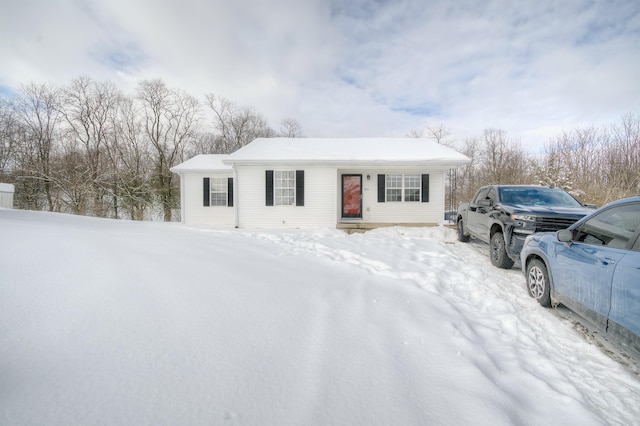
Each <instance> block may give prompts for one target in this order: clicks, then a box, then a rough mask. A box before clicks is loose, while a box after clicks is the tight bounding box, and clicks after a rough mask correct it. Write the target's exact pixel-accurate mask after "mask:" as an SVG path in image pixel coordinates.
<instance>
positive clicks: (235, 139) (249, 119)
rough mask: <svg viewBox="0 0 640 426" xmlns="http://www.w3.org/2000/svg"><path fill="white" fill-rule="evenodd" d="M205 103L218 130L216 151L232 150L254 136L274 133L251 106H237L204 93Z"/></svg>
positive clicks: (271, 135) (227, 151)
mask: <svg viewBox="0 0 640 426" xmlns="http://www.w3.org/2000/svg"><path fill="white" fill-rule="evenodd" d="M206 103H207V106H209V108H211V110H212V111H213V113H214V127H215V128H216V130H217V131H218V132H219V134H218V137H217V138H216V151H215V152H216V153H221V154H228V153H231V152H234V151H236V150H238V149H240V148H242V147H243V146H245V145H247V144H248V143H249V142H251V141H252V140H254V139H256V138H270V137H274V136H275V135H276V133H275V132H274V131H273V129H271V128H270V127H269V126H268V125H267V120H266V119H265V118H264V117H263V116H262V115H260V114H258V113H257V112H256V111H255V110H254V109H253V108H250V107H239V106H238V105H237V104H235V103H234V102H232V101H230V100H228V99H226V98H223V97H220V96H216V95H214V94H213V93H209V94H207V95H206Z"/></svg>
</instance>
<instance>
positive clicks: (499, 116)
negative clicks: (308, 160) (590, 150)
mask: <svg viewBox="0 0 640 426" xmlns="http://www.w3.org/2000/svg"><path fill="white" fill-rule="evenodd" d="M5 11H6V12H7V13H3V14H2V17H1V18H0V28H2V30H1V33H0V50H1V51H2V61H3V63H2V67H0V86H15V85H17V84H19V83H27V82H30V81H53V82H58V83H62V84H64V83H67V82H68V81H69V80H70V79H71V78H74V77H78V76H80V75H89V76H91V77H93V78H95V79H107V80H111V81H114V82H115V83H116V84H118V85H120V86H122V87H123V88H124V89H126V90H131V89H132V88H133V87H134V86H135V84H136V82H137V81H139V80H141V79H144V78H162V79H164V80H165V81H167V83H168V84H170V85H172V86H176V87H179V88H181V89H184V90H186V91H187V92H189V93H191V94H193V95H194V96H196V97H200V98H201V97H202V96H203V95H204V94H205V93H209V92H213V93H216V94H219V95H221V96H224V97H227V98H229V99H231V100H234V101H236V102H238V103H240V104H243V105H250V106H254V107H255V108H256V109H257V110H258V111H260V112H262V113H263V114H265V115H266V116H267V118H268V119H269V121H270V123H271V125H272V126H274V127H277V126H278V123H279V121H280V120H281V119H282V118H284V117H294V118H296V119H297V120H298V121H299V122H300V123H301V124H302V126H303V128H304V131H305V134H307V135H308V136H345V135H352V136H357V135H360V136H374V135H380V136H402V135H404V134H406V133H407V132H408V131H410V130H412V129H415V128H419V127H423V126H425V125H438V124H440V123H442V124H444V125H446V126H448V127H450V128H451V129H452V131H453V133H454V136H456V137H458V138H464V137H469V136H473V135H479V134H481V133H482V130H483V129H484V128H489V127H492V128H502V129H504V130H506V131H507V132H508V134H509V135H510V136H512V137H514V138H517V139H518V138H519V139H522V140H524V141H525V142H527V145H528V146H533V145H537V146H540V145H542V144H543V143H544V142H546V140H547V138H548V137H550V136H553V135H554V134H555V129H558V128H565V129H566V128H572V127H575V126H579V125H585V124H604V123H610V122H611V121H615V120H617V118H619V117H620V116H621V115H623V114H625V113H627V112H630V111H636V112H638V110H639V109H640V100H639V99H640V96H639V95H640V80H638V78H637V76H638V75H640V57H638V55H637V52H638V51H639V48H640V41H639V40H640V36H639V34H640V6H639V5H637V2H635V1H634V0H616V1H613V2H610V1H605V0H596V1H586V0H585V1H572V2H561V3H558V2H554V1H551V0H542V1H533V0H529V1H524V2H512V1H508V0H493V1H489V2H482V3H477V2H472V1H469V2H447V1H444V0H441V1H437V2H428V3H425V2H422V1H419V0H402V1H393V2H391V1H373V0H360V1H357V2H354V1H346V0H333V1H330V2H326V1H323V0H306V1H298V0H279V1H266V0H264V1H263V0H255V1H250V0H239V1H231V0H216V1H198V0H182V1H163V2H156V1H153V0H139V1H135V2H131V1H128V0H108V1H107V0H98V1H93V2H88V1H82V0H67V1H58V2H55V4H53V3H52V2H46V1H44V0H26V1H23V2H13V3H12V4H11V5H10V6H7V7H6V8H5ZM550 129H551V130H550Z"/></svg>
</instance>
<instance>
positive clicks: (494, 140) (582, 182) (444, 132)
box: [408, 113, 640, 210]
mask: <svg viewBox="0 0 640 426" xmlns="http://www.w3.org/2000/svg"><path fill="white" fill-rule="evenodd" d="M450 135H451V131H450V130H448V129H446V128H444V127H443V126H437V127H428V128H426V129H421V130H413V131H411V132H410V133H409V135H408V136H411V137H425V138H429V139H432V140H434V141H436V142H438V143H442V144H445V145H448V146H451V147H454V148H455V149H457V150H458V151H460V152H462V153H463V154H465V155H466V156H467V157H469V158H470V159H471V162H470V163H469V164H468V165H466V166H464V167H460V168H458V169H457V170H452V171H451V173H449V174H448V175H447V192H446V198H447V208H448V209H450V210H455V209H456V208H457V204H458V202H460V201H470V200H471V198H472V197H473V195H474V194H475V192H476V190H477V189H478V188H480V187H481V186H484V185H490V184H536V185H549V186H556V187H560V188H563V189H565V190H566V191H568V192H569V193H571V194H572V195H573V196H575V197H576V198H577V199H579V200H580V201H582V202H583V203H589V204H595V205H597V206H602V205H604V204H606V203H608V202H610V201H613V200H617V199H619V198H624V197H629V196H632V195H638V194H640V115H638V114H634V113H628V114H625V115H623V116H622V117H620V119H619V121H617V122H615V123H611V124H607V125H602V126H596V125H591V126H586V127H581V128H574V129H570V130H566V131H563V132H561V133H560V134H559V135H557V136H555V137H552V138H550V139H549V140H548V141H547V142H546V144H545V145H544V146H543V148H542V152H541V153H539V154H531V153H529V152H528V151H527V150H525V149H524V148H523V147H522V144H521V143H520V141H518V140H517V139H513V138H510V137H509V136H508V135H507V132H505V131H504V130H500V129H486V130H484V132H483V134H482V135H481V136H477V137H473V138H468V139H465V140H464V141H462V142H461V143H457V144H456V143H455V142H454V141H452V140H451V139H450Z"/></svg>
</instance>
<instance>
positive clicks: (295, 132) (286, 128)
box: [279, 117, 303, 138]
mask: <svg viewBox="0 0 640 426" xmlns="http://www.w3.org/2000/svg"><path fill="white" fill-rule="evenodd" d="M279 136H282V137H285V138H301V137H303V136H302V126H300V123H298V121H297V120H296V119H294V118H291V117H287V118H285V119H284V120H282V121H281V122H280V134H279Z"/></svg>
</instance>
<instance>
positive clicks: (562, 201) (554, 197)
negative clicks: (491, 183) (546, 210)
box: [499, 187, 582, 207]
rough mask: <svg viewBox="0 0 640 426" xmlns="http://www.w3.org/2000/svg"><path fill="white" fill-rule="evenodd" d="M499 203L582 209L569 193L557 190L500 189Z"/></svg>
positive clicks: (541, 188) (543, 188)
mask: <svg viewBox="0 0 640 426" xmlns="http://www.w3.org/2000/svg"><path fill="white" fill-rule="evenodd" d="M499 192H500V202H501V203H503V204H510V205H521V206H549V207H582V205H581V204H580V203H579V202H578V201H577V200H576V199H575V198H573V197H572V196H571V195H569V193H567V192H565V191H563V190H562V189H558V188H545V187H540V188H509V187H506V188H500V189H499Z"/></svg>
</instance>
